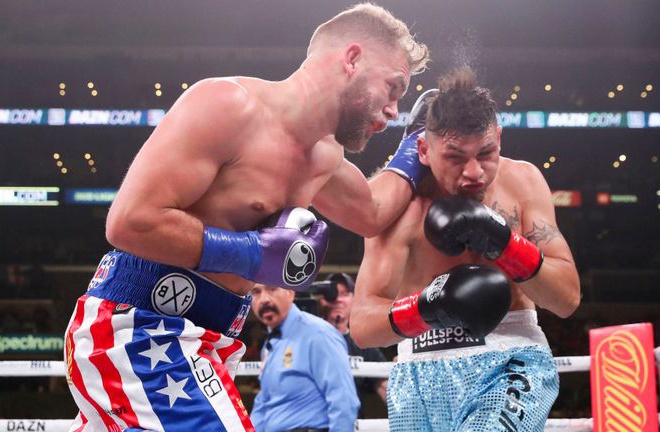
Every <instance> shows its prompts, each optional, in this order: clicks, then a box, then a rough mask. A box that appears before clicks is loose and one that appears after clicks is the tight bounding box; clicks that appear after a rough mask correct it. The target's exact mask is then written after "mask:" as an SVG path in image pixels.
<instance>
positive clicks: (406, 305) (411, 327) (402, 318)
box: [390, 291, 433, 337]
mask: <svg viewBox="0 0 660 432" xmlns="http://www.w3.org/2000/svg"><path fill="white" fill-rule="evenodd" d="M421 293H422V291H417V292H416V293H414V294H411V295H409V296H406V297H403V298H400V299H399V300H396V301H395V302H394V303H392V308H391V309H390V318H391V323H392V324H393V329H394V331H395V333H397V334H399V335H401V336H405V337H415V336H418V335H420V334H422V333H424V332H427V331H429V330H431V329H432V328H433V327H431V326H430V325H429V324H428V323H427V322H426V321H424V318H422V316H421V315H420V314H419V308H418V306H417V303H419V296H420V294H421Z"/></svg>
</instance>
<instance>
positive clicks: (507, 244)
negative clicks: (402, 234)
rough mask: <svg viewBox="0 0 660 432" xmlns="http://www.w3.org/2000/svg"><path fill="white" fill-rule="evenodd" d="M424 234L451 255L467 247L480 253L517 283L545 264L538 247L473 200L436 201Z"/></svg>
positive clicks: (449, 198) (453, 198)
mask: <svg viewBox="0 0 660 432" xmlns="http://www.w3.org/2000/svg"><path fill="white" fill-rule="evenodd" d="M424 233H425V235H426V238H427V239H428V240H429V242H431V244H432V245H433V246H435V247H436V248H437V249H438V250H440V251H441V252H443V253H445V254H447V255H459V254H461V253H462V252H463V251H464V250H465V249H466V248H469V249H471V250H473V251H476V252H479V253H480V254H482V255H483V256H484V257H485V258H486V259H488V260H491V261H493V262H494V263H495V264H496V265H497V266H499V267H500V268H501V269H502V270H503V271H504V272H505V273H506V274H507V275H509V277H510V278H511V279H513V280H514V281H516V282H524V281H526V280H528V279H530V278H532V277H534V275H536V273H538V271H539V269H540V268H541V264H543V253H542V252H541V250H540V249H539V248H538V247H536V245H534V244H533V243H531V242H530V241H529V240H527V239H526V238H525V237H523V236H521V235H520V234H518V233H516V232H514V231H511V228H509V226H508V225H507V224H506V222H505V221H504V218H502V216H500V215H499V214H497V213H496V212H495V211H494V210H493V209H491V208H490V207H488V206H486V205H484V204H482V203H480V202H477V201H475V200H473V199H469V198H465V197H460V196H452V197H443V198H438V199H436V200H434V201H433V203H432V204H431V206H430V207H429V210H428V212H427V214H426V219H425V220H424Z"/></svg>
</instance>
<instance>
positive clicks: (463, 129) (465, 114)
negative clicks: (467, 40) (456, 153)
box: [426, 66, 497, 137]
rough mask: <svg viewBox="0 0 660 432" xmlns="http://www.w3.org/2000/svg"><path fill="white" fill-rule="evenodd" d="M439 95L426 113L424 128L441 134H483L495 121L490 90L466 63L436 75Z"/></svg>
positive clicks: (494, 109) (494, 104)
mask: <svg viewBox="0 0 660 432" xmlns="http://www.w3.org/2000/svg"><path fill="white" fill-rule="evenodd" d="M438 89H439V90H440V91H439V92H438V95H437V96H436V97H435V98H434V99H433V100H432V102H431V105H430V109H429V112H428V114H427V117H426V130H428V131H431V132H433V133H435V134H438V135H440V136H446V135H447V134H448V133H451V134H454V135H456V136H458V137H460V136H466V135H475V134H482V133H484V132H486V130H488V128H489V127H490V126H491V125H492V124H493V123H497V115H496V113H497V104H496V103H495V100H493V98H492V96H491V94H490V90H488V89H487V88H484V87H480V86H479V85H478V83H477V76H476V74H475V73H474V71H473V70H472V68H470V67H469V66H463V67H460V68H457V69H454V70H452V71H451V72H449V73H447V74H446V75H443V76H442V77H440V79H438Z"/></svg>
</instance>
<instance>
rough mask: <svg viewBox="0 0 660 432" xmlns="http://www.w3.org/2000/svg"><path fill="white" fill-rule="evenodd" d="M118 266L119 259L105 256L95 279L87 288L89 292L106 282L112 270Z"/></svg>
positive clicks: (97, 269)
mask: <svg viewBox="0 0 660 432" xmlns="http://www.w3.org/2000/svg"><path fill="white" fill-rule="evenodd" d="M115 264H117V257H116V256H114V255H105V256H104V257H103V258H102V259H101V262H100V263H99V266H98V267H97V268H96V272H95V273H94V277H92V280H91V281H90V282H89V285H88V286H87V290H91V289H93V288H96V287H97V286H99V285H101V284H102V283H103V281H105V280H106V279H107V277H108V275H109V274H110V270H112V268H113V267H114V266H115Z"/></svg>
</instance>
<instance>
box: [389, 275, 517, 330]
mask: <svg viewBox="0 0 660 432" xmlns="http://www.w3.org/2000/svg"><path fill="white" fill-rule="evenodd" d="M510 305H511V290H510V287H509V283H508V281H507V279H506V276H504V274H502V273H500V272H499V271H497V270H495V269H492V268H490V267H485V266H478V265H459V266H457V267H454V268H452V269H451V270H450V271H449V272H447V273H445V274H443V275H440V276H438V277H436V278H435V279H434V280H433V282H431V284H430V285H429V286H427V287H426V288H424V289H423V290H421V291H417V292H416V293H414V294H411V295H409V296H407V297H404V298H401V299H399V300H397V301H395V302H394V303H393V304H392V308H391V309H390V324H391V325H392V329H393V330H394V331H395V332H396V333H397V334H399V335H400V336H403V337H415V336H418V335H420V334H422V333H424V332H426V331H428V330H430V329H433V328H445V327H450V326H455V325H460V326H462V327H465V328H467V329H469V330H470V333H471V334H472V335H473V336H475V337H484V336H486V335H487V334H488V333H490V332H491V331H493V329H495V327H497V325H498V324H499V323H500V321H501V320H502V318H503V317H504V315H506V313H507V311H508V310H509V306H510Z"/></svg>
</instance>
